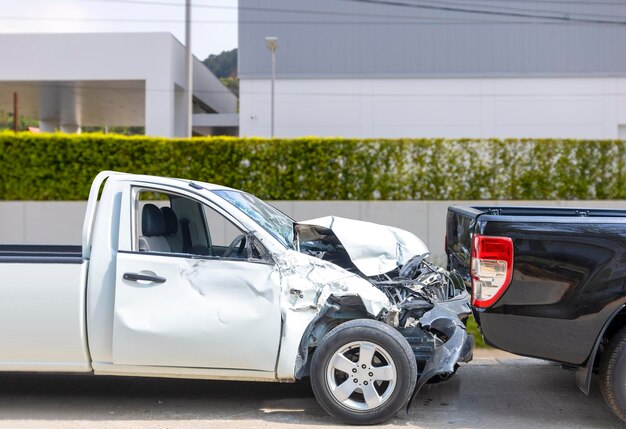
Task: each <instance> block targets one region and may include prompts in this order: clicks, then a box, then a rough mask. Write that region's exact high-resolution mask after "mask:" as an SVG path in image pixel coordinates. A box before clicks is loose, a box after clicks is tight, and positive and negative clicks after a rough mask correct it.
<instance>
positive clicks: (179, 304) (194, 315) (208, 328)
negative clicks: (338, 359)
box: [113, 187, 281, 371]
mask: <svg viewBox="0 0 626 429" xmlns="http://www.w3.org/2000/svg"><path fill="white" fill-rule="evenodd" d="M130 193H131V198H132V200H133V204H132V206H133V208H132V209H131V212H132V216H133V222H132V225H133V226H132V228H131V230H133V231H132V232H131V234H132V235H133V239H132V245H131V249H130V250H127V251H125V250H120V251H119V252H118V256H117V268H116V290H115V310H114V323H113V363H114V364H120V365H149V366H166V367H193V368H224V369H247V370H260V371H274V368H275V365H276V358H277V355H278V348H279V341H280V323H281V319H280V311H279V291H280V289H279V281H280V279H279V277H278V273H277V272H276V271H275V270H274V266H273V264H272V262H270V259H269V258H267V257H266V256H265V255H264V250H263V248H262V246H261V245H260V244H259V243H258V242H256V241H255V240H254V238H253V237H252V236H250V235H248V234H247V233H246V231H243V230H242V229H241V228H239V227H238V226H236V225H235V224H234V223H233V220H234V218H232V217H230V216H227V215H226V214H225V213H224V212H223V211H218V210H219V208H213V207H209V206H208V205H206V204H203V203H201V202H199V201H197V200H196V199H194V198H191V197H189V196H188V195H181V194H179V193H170V192H163V191H162V190H161V191H159V192H154V191H153V190H151V189H147V188H143V187H134V188H132V190H131V192H130ZM164 207H165V208H164Z"/></svg>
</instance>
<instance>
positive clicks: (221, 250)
mask: <svg viewBox="0 0 626 429" xmlns="http://www.w3.org/2000/svg"><path fill="white" fill-rule="evenodd" d="M203 209H204V217H205V219H206V222H207V230H208V231H209V235H210V236H211V250H212V254H213V256H218V257H222V258H237V259H263V258H265V257H266V254H265V253H266V252H265V250H263V247H262V246H261V244H260V243H258V242H257V241H256V240H254V239H253V238H252V236H250V235H248V234H246V233H244V232H243V231H242V230H240V229H239V228H237V227H236V226H235V225H233V223H232V222H230V221H229V220H228V219H226V218H225V217H224V216H222V215H221V214H220V213H218V212H217V211H215V210H213V209H212V208H211V207H208V206H204V207H203Z"/></svg>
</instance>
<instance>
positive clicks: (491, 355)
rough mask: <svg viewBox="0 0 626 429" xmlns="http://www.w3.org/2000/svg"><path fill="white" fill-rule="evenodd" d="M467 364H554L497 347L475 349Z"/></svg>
mask: <svg viewBox="0 0 626 429" xmlns="http://www.w3.org/2000/svg"><path fill="white" fill-rule="evenodd" d="M469 365H556V364H555V363H553V362H548V361H545V360H541V359H533V358H529V357H524V356H519V355H514V354H512V353H508V352H505V351H502V350H497V349H491V348H488V349H475V350H474V358H473V359H472V361H471V362H470V363H469Z"/></svg>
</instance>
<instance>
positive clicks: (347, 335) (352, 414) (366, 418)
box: [311, 319, 417, 425]
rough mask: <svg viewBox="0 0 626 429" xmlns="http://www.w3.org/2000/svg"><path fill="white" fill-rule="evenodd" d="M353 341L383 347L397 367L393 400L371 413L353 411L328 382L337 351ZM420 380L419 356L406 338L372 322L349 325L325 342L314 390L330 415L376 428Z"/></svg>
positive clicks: (317, 357)
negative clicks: (329, 371)
mask: <svg viewBox="0 0 626 429" xmlns="http://www.w3.org/2000/svg"><path fill="white" fill-rule="evenodd" d="M353 341H369V342H372V343H375V344H377V345H378V346H380V347H381V348H383V349H384V350H385V351H386V352H387V353H389V355H390V356H391V358H392V359H393V361H394V363H395V365H396V371H397V382H396V386H395V389H394V392H393V393H392V395H391V397H390V398H389V399H388V400H387V401H386V402H385V403H384V404H382V405H380V406H379V407H377V408H374V409H373V410H369V411H351V410H349V409H347V408H345V407H343V406H342V405H340V404H339V403H338V402H337V401H336V400H335V399H334V397H333V396H332V393H331V392H330V391H329V388H328V384H327V382H326V368H327V365H328V363H329V361H330V359H331V357H332V356H333V355H334V354H335V352H336V351H337V350H339V349H340V348H342V347H343V346H344V345H346V344H348V343H351V342H353ZM416 381H417V364H416V362H415V355H414V354H413V350H411V346H409V343H408V342H407V341H406V339H405V338H404V337H403V336H402V335H401V334H400V333H399V332H398V331H397V330H395V329H394V328H392V327H391V326H389V325H387V324H385V323H382V322H378V321H376V320H370V319H356V320H351V321H349V322H345V323H343V324H341V325H339V326H337V327H336V328H334V329H333V330H331V331H330V332H328V333H327V334H326V335H325V336H324V338H323V339H322V342H321V344H320V345H319V346H318V347H317V349H316V350H315V353H314V354H313V359H312V361H311V387H312V388H313V393H314V394H315V398H316V399H317V402H318V403H319V404H320V406H321V407H322V408H323V409H324V410H326V412H327V413H328V414H330V415H331V416H333V417H335V418H337V419H338V420H341V421H342V422H344V423H348V424H355V425H356V424H358V425H374V424H378V423H382V422H385V421H387V420H389V419H391V418H392V417H393V416H395V415H396V414H397V413H398V411H400V410H401V409H402V408H403V407H404V406H406V404H407V402H408V401H409V399H410V398H411V395H412V394H413V390H415V383H416Z"/></svg>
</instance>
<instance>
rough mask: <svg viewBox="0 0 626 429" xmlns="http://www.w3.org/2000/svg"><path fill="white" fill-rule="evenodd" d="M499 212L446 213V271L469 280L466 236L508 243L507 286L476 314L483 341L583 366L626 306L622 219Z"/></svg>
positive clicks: (618, 215)
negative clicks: (510, 244)
mask: <svg viewBox="0 0 626 429" xmlns="http://www.w3.org/2000/svg"><path fill="white" fill-rule="evenodd" d="M489 210H493V211H492V213H489ZM498 210H500V209H499V208H484V207H477V208H474V209H469V210H468V209H466V208H461V210H459V209H454V208H453V209H451V210H450V211H449V214H448V242H447V243H446V251H447V253H448V256H449V268H450V269H456V270H457V271H459V272H461V274H464V275H465V276H466V277H467V275H468V274H469V268H468V267H469V253H468V251H469V248H467V243H468V240H469V236H470V234H472V233H474V232H476V233H480V234H483V235H492V236H504V237H510V238H511V239H512V240H513V245H514V262H513V279H512V282H511V284H510V286H509V287H508V289H507V290H506V292H505V293H504V294H503V296H502V297H501V298H500V300H499V301H497V302H496V303H495V304H494V305H493V306H492V307H489V308H486V309H474V316H475V317H476V320H477V321H478V323H479V325H480V327H481V331H482V333H483V335H484V336H485V339H486V340H487V341H488V342H489V343H490V344H492V345H493V346H495V347H498V348H501V349H504V350H507V351H510V352H512V353H517V354H521V355H526V356H533V357H538V358H543V359H549V360H554V361H558V362H563V363H568V364H573V365H583V364H584V363H585V362H586V361H587V359H588V357H589V356H590V354H591V351H592V349H593V347H594V344H595V342H596V339H597V338H598V336H599V335H600V332H601V330H602V328H603V326H604V325H605V322H606V321H607V320H608V319H609V318H610V317H611V316H612V315H613V314H614V312H615V311H616V310H617V309H618V308H619V307H621V306H622V305H623V304H624V303H626V212H624V211H615V210H610V211H603V210H592V209H591V210H587V209H578V210H579V211H578V217H573V216H575V213H576V209H556V208H555V209H549V210H546V209H545V208H541V209H539V208H537V209H534V208H515V209H513V208H511V209H506V208H504V209H502V210H501V211H498Z"/></svg>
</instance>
